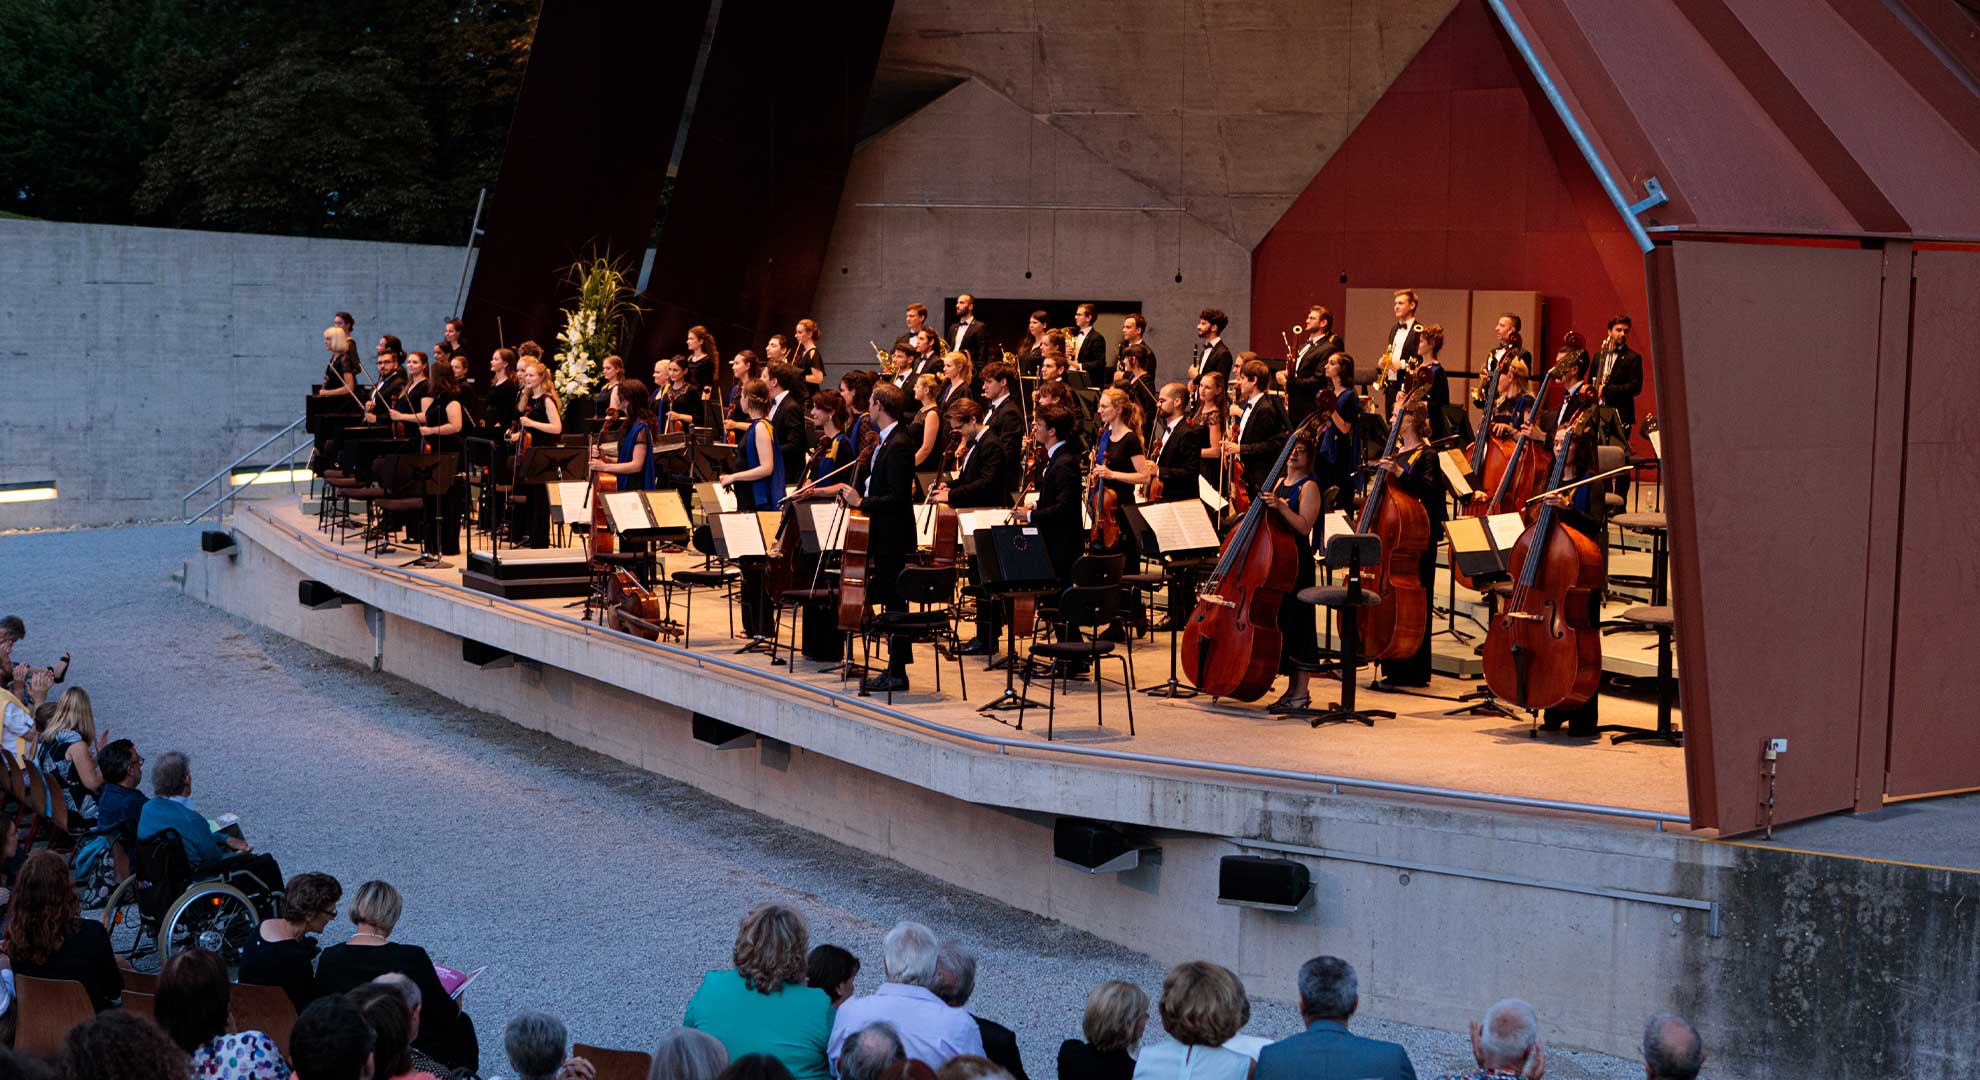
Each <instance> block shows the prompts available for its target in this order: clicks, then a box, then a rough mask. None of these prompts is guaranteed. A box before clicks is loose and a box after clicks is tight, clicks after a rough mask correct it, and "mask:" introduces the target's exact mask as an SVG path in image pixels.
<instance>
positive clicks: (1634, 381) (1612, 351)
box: [1595, 315, 1643, 439]
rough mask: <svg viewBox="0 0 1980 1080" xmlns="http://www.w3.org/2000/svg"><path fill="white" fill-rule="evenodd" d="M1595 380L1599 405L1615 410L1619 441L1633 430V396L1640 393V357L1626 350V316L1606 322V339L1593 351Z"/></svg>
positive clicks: (1634, 409)
mask: <svg viewBox="0 0 1980 1080" xmlns="http://www.w3.org/2000/svg"><path fill="white" fill-rule="evenodd" d="M1595 379H1596V381H1597V382H1598V383H1600V384H1601V387H1602V404H1604V405H1607V406H1608V407H1609V408H1611V409H1614V410H1616V418H1617V419H1618V420H1620V421H1622V433H1623V438H1624V439H1628V438H1629V434H1630V432H1632V431H1634V430H1636V395H1638V394H1641V393H1642V392H1643V354H1642V353H1639V352H1637V351H1636V350H1635V349H1632V348H1630V347H1629V316H1627V315H1618V316H1616V317H1615V318H1613V319H1610V320H1609V336H1608V337H1607V338H1606V339H1604V340H1603V342H1602V347H1601V348H1600V349H1598V350H1597V351H1596V356H1595Z"/></svg>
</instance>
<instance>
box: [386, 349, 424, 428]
mask: <svg viewBox="0 0 1980 1080" xmlns="http://www.w3.org/2000/svg"><path fill="white" fill-rule="evenodd" d="M429 366H430V365H428V364H427V362H426V354H425V353H423V352H418V351H414V352H409V353H407V354H406V379H405V386H404V388H403V389H401V390H400V391H399V396H398V397H397V398H395V399H393V400H392V401H391V402H390V403H388V404H387V405H386V406H385V417H386V419H387V420H390V421H391V422H392V430H393V436H392V437H393V438H395V439H396V438H402V437H405V436H406V435H407V434H408V433H409V432H411V431H412V427H411V426H410V425H413V424H421V423H425V421H426V401H427V398H428V397H430V396H431V395H432V393H433V390H432V388H431V386H430V385H429V384H428V382H427V375H428V371H427V368H428V367H429Z"/></svg>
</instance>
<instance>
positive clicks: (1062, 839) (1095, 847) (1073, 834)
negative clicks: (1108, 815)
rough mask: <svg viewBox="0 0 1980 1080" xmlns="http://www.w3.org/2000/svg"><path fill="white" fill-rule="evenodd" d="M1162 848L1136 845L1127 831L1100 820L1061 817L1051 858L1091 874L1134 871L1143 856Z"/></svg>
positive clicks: (1056, 826) (1055, 828)
mask: <svg viewBox="0 0 1980 1080" xmlns="http://www.w3.org/2000/svg"><path fill="white" fill-rule="evenodd" d="M1159 850H1160V849H1159V848H1154V847H1147V848H1144V847H1142V846H1140V845H1137V844H1136V843H1135V842H1134V841H1133V840H1131V839H1129V838H1128V836H1127V834H1126V833H1123V832H1121V831H1120V830H1119V829H1116V828H1114V827H1113V826H1111V825H1102V824H1100V823H1099V822H1097V821H1081V820H1079V819H1078V818H1059V819H1057V820H1056V821H1054V822H1053V823H1052V861H1053V862H1056V863H1058V864H1059V865H1061V866H1070V867H1072V868H1073V869H1075V870H1082V871H1085V872H1086V873H1089V874H1118V873H1122V872H1124V871H1127V870H1132V869H1134V868H1135V867H1137V866H1140V865H1141V860H1142V857H1143V856H1144V855H1148V856H1153V855H1154V854H1155V853H1156V852H1157V851H1159Z"/></svg>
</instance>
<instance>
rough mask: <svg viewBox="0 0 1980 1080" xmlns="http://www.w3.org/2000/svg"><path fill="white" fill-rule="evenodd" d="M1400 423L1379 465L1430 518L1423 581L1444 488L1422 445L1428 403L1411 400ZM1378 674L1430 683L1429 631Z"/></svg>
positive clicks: (1386, 683) (1432, 556)
mask: <svg viewBox="0 0 1980 1080" xmlns="http://www.w3.org/2000/svg"><path fill="white" fill-rule="evenodd" d="M1399 423H1400V424H1401V425H1402V431H1401V432H1400V434H1399V436H1398V439H1397V443H1396V450H1395V453H1394V454H1392V455H1390V456H1389V457H1386V458H1383V459H1382V460H1381V461H1380V462H1379V463H1378V466H1379V467H1380V468H1381V469H1382V470H1383V471H1385V472H1387V473H1388V474H1389V477H1390V479H1389V484H1390V490H1392V491H1393V490H1397V489H1400V490H1402V491H1406V492H1408V493H1409V494H1410V495H1412V496H1415V498H1416V501H1418V502H1420V503H1422V504H1423V511H1424V513H1425V514H1427V515H1428V516H1429V518H1430V542H1429V543H1428V544H1426V545H1424V548H1423V554H1422V555H1420V556H1419V557H1418V558H1417V564H1416V579H1417V580H1418V581H1420V582H1422V583H1424V584H1425V585H1428V584H1429V583H1431V582H1433V581H1435V580H1436V573H1437V547H1438V545H1439V543H1441V542H1442V540H1443V539H1444V489H1443V480H1442V477H1441V475H1440V473H1439V471H1438V468H1437V455H1436V454H1434V453H1432V452H1431V451H1430V449H1429V447H1428V446H1426V445H1425V440H1424V432H1425V431H1426V430H1427V429H1428V427H1429V424H1430V410H1429V403H1428V402H1425V401H1413V402H1412V403H1411V404H1410V405H1408V406H1407V407H1406V408H1404V409H1403V414H1402V418H1401V420H1400V421H1399ZM1381 672H1382V674H1381V678H1380V679H1379V680H1378V681H1377V682H1376V683H1375V684H1374V686H1373V689H1376V690H1386V689H1393V688H1395V687H1399V686H1428V685H1430V635H1429V634H1428V633H1424V634H1421V635H1419V644H1418V645H1417V647H1416V652H1415V653H1414V654H1413V655H1411V656H1408V657H1404V658H1402V659H1399V660H1384V661H1382V662H1381Z"/></svg>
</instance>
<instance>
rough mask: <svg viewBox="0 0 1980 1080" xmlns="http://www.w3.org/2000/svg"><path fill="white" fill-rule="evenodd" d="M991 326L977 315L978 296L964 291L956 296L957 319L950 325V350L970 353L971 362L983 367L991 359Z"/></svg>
mask: <svg viewBox="0 0 1980 1080" xmlns="http://www.w3.org/2000/svg"><path fill="white" fill-rule="evenodd" d="M989 350H990V327H989V326H987V325H985V324H984V323H983V321H982V320H980V319H978V318H977V317H976V297H974V296H971V295H969V294H968V293H964V294H962V295H961V296H958V297H956V321H955V322H954V323H952V324H950V326H949V351H950V352H959V353H967V354H969V360H970V363H972V364H974V365H976V366H977V367H982V366H983V365H984V364H986V363H988V362H989V360H990V352H989Z"/></svg>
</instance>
